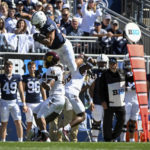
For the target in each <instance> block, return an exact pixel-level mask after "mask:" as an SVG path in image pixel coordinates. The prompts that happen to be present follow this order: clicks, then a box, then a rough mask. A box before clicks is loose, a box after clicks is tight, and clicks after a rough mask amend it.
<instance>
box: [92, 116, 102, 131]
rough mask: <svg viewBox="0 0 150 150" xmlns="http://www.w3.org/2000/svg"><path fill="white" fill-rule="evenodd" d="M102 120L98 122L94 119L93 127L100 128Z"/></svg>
mask: <svg viewBox="0 0 150 150" xmlns="http://www.w3.org/2000/svg"><path fill="white" fill-rule="evenodd" d="M100 125H101V121H99V122H97V121H95V120H94V119H93V121H92V129H95V130H100Z"/></svg>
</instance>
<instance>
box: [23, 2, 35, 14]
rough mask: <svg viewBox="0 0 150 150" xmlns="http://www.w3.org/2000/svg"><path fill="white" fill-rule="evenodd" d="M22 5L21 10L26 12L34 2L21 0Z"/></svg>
mask: <svg viewBox="0 0 150 150" xmlns="http://www.w3.org/2000/svg"><path fill="white" fill-rule="evenodd" d="M23 5H24V8H23V11H24V12H26V13H29V11H30V9H31V7H34V3H33V2H32V0H26V1H23Z"/></svg>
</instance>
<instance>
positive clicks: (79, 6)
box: [75, 4, 83, 27]
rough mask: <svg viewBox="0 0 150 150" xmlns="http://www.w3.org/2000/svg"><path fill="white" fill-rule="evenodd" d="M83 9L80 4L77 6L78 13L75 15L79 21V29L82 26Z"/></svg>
mask: <svg viewBox="0 0 150 150" xmlns="http://www.w3.org/2000/svg"><path fill="white" fill-rule="evenodd" d="M81 8H82V5H81V4H78V5H77V13H76V14H75V17H77V18H78V21H79V27H80V26H81V24H82V19H83V18H82V12H81Z"/></svg>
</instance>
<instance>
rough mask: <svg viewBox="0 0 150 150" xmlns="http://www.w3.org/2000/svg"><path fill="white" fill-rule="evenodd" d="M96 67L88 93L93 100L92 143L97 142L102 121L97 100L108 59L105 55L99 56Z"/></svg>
mask: <svg viewBox="0 0 150 150" xmlns="http://www.w3.org/2000/svg"><path fill="white" fill-rule="evenodd" d="M97 66H98V68H96V69H93V70H92V71H93V74H94V76H96V79H95V81H94V82H93V83H92V84H91V86H90V89H89V93H90V96H91V97H92V98H93V109H91V110H92V119H93V120H92V121H93V122H92V130H91V134H92V141H93V142H98V136H99V131H100V127H101V123H102V121H103V116H104V110H103V107H102V105H101V100H100V98H99V94H100V91H99V86H100V84H101V82H103V81H101V76H102V74H103V73H104V72H105V71H106V70H107V69H108V57H107V55H105V54H100V55H99V56H98V57H97Z"/></svg>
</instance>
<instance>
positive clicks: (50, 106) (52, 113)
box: [33, 52, 65, 141]
mask: <svg viewBox="0 0 150 150" xmlns="http://www.w3.org/2000/svg"><path fill="white" fill-rule="evenodd" d="M44 60H45V67H46V68H48V69H47V72H46V81H43V82H42V83H41V85H42V87H43V88H45V89H46V90H49V97H48V99H47V100H46V101H44V102H42V103H41V104H40V105H39V106H38V107H36V108H35V109H34V110H33V112H34V116H35V119H36V123H37V126H38V128H39V130H40V131H41V134H40V135H39V136H38V139H37V140H40V141H49V134H48V132H47V130H46V124H47V123H49V122H50V121H53V120H54V119H55V118H56V117H58V116H59V114H60V113H61V112H62V110H63V107H64V104H65V96H64V95H65V89H64V84H63V69H62V66H61V65H59V64H58V61H59V56H58V55H57V54H56V53H55V52H47V53H46V54H45V57H44Z"/></svg>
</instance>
